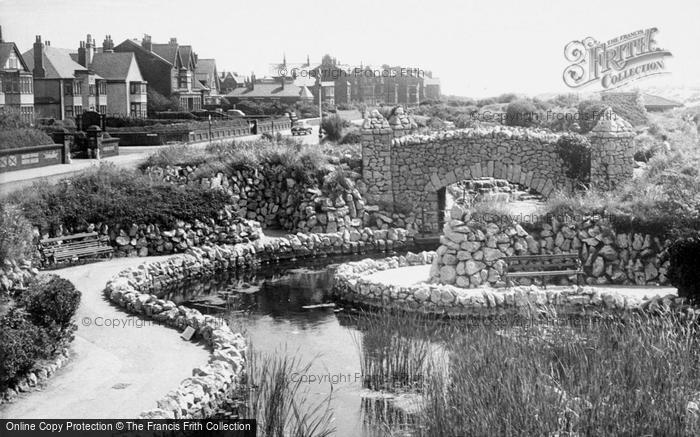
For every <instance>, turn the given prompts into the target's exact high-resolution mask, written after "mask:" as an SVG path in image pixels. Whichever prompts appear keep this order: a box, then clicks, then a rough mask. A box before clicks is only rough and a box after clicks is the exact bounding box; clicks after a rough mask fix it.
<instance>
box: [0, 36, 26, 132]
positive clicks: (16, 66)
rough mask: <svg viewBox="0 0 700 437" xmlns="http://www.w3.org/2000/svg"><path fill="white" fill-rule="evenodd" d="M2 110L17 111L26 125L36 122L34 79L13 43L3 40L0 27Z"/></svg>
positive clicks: (0, 106) (0, 104) (0, 103)
mask: <svg viewBox="0 0 700 437" xmlns="http://www.w3.org/2000/svg"><path fill="white" fill-rule="evenodd" d="M0 110H11V111H16V112H18V113H19V114H20V116H21V118H22V120H23V121H25V122H26V123H33V122H34V79H33V77H32V72H31V70H30V68H29V67H28V66H27V63H26V62H24V58H23V57H22V54H21V53H20V52H19V49H18V48H17V46H16V45H15V43H13V42H5V41H4V40H3V39H2V27H0Z"/></svg>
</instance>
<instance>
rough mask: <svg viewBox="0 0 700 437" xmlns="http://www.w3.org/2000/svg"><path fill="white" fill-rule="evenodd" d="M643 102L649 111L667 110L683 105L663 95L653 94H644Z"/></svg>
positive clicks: (642, 96)
mask: <svg viewBox="0 0 700 437" xmlns="http://www.w3.org/2000/svg"><path fill="white" fill-rule="evenodd" d="M641 102H642V105H644V108H646V110H647V111H667V110H669V109H673V108H680V107H682V106H683V104H682V103H681V102H677V101H675V100H671V99H667V98H665V97H661V96H655V95H653V94H642V95H641Z"/></svg>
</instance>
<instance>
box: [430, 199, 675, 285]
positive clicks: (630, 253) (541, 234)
mask: <svg viewBox="0 0 700 437" xmlns="http://www.w3.org/2000/svg"><path fill="white" fill-rule="evenodd" d="M450 215H451V216H452V217H455V218H451V219H450V220H449V221H448V222H447V223H445V226H444V231H443V235H442V236H441V237H440V244H441V245H440V247H439V248H438V250H437V254H438V256H437V258H436V259H435V261H434V263H433V268H432V270H431V280H432V281H434V282H437V283H442V284H454V285H456V286H457V287H462V288H475V287H481V286H504V285H505V283H504V273H505V272H506V268H507V264H506V262H505V261H504V260H503V258H504V257H506V256H513V255H538V254H557V253H570V252H574V253H577V254H578V255H579V258H580V259H581V262H582V264H583V267H584V271H585V282H586V283H587V284H598V285H601V284H636V285H655V284H661V285H666V284H668V278H667V276H666V275H667V272H668V268H669V264H670V262H669V259H668V248H669V247H670V245H671V243H672V242H671V240H669V239H663V240H662V239H660V238H658V237H654V236H652V235H650V234H644V233H635V232H617V231H615V229H614V228H613V226H612V224H611V223H609V222H608V221H606V220H604V219H603V218H588V219H581V220H578V221H574V220H571V221H569V220H566V221H564V220H563V219H558V218H557V217H549V218H548V220H547V221H545V222H543V223H536V224H535V226H532V229H530V231H526V230H525V229H524V228H523V226H521V225H520V224H517V223H516V222H514V221H512V220H511V219H510V218H508V217H506V216H500V215H495V214H494V215H489V214H481V215H478V216H477V215H474V216H472V215H471V213H469V212H468V211H465V210H462V209H461V208H459V207H454V208H453V209H452V211H451V213H450ZM560 220H561V221H560ZM575 279H576V278H575V277H571V278H560V279H557V281H558V282H559V283H562V284H568V283H571V282H572V281H575ZM531 280H534V281H535V282H536V283H538V282H539V278H533V279H530V278H521V279H518V281H517V283H519V284H522V285H529V284H530V283H531Z"/></svg>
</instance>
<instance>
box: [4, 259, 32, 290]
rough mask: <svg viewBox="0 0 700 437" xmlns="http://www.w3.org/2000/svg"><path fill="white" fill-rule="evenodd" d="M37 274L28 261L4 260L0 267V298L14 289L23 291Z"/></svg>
mask: <svg viewBox="0 0 700 437" xmlns="http://www.w3.org/2000/svg"><path fill="white" fill-rule="evenodd" d="M38 273H39V270H37V268H36V267H34V266H33V265H32V262H31V261H29V260H20V261H15V260H10V259H5V260H4V261H3V265H2V267H0V296H2V295H7V294H9V293H10V292H11V291H12V290H15V289H24V288H25V287H26V286H27V285H28V284H29V281H30V280H31V279H32V278H33V277H34V276H36V275H37V274H38Z"/></svg>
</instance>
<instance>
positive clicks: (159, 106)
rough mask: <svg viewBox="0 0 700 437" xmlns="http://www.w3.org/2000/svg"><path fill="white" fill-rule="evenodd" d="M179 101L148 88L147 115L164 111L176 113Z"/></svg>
mask: <svg viewBox="0 0 700 437" xmlns="http://www.w3.org/2000/svg"><path fill="white" fill-rule="evenodd" d="M179 109H180V101H179V100H178V99H177V98H176V97H170V98H168V97H165V96H164V95H162V94H161V93H159V92H158V91H156V90H154V89H152V88H148V114H149V115H150V114H154V113H156V112H165V111H178V110H179Z"/></svg>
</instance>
